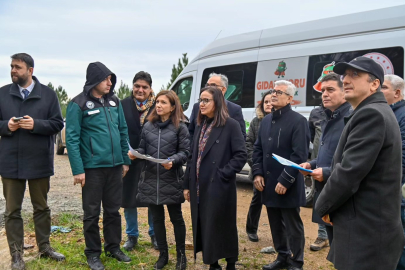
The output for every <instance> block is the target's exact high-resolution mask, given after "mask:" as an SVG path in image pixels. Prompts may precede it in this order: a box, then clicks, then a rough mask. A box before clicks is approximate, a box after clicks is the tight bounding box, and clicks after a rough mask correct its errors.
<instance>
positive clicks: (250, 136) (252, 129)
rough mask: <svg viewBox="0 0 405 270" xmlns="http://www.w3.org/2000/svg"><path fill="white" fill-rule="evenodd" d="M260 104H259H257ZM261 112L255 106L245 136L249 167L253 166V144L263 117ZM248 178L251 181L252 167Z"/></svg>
mask: <svg viewBox="0 0 405 270" xmlns="http://www.w3.org/2000/svg"><path fill="white" fill-rule="evenodd" d="M259 106H261V105H259ZM264 116H265V115H264V114H263V112H262V111H261V110H260V108H259V107H256V117H255V118H253V120H252V122H250V125H249V130H248V133H247V136H246V151H247V163H248V164H249V166H250V167H252V166H253V146H254V144H255V142H256V140H257V135H258V134H259V128H260V123H261V122H262V120H263V118H264ZM248 177H249V180H251V181H253V175H252V169H250V171H249V176H248Z"/></svg>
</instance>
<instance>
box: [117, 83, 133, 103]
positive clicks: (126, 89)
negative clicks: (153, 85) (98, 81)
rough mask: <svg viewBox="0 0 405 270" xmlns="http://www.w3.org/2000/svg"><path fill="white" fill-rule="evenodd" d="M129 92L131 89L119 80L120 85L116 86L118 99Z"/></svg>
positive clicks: (128, 94)
mask: <svg viewBox="0 0 405 270" xmlns="http://www.w3.org/2000/svg"><path fill="white" fill-rule="evenodd" d="M131 92H132V91H131V89H129V87H128V85H127V84H125V83H123V82H122V81H121V85H120V87H119V88H118V90H117V93H116V95H117V97H118V98H119V99H120V100H122V99H124V98H126V97H129V96H130V95H131Z"/></svg>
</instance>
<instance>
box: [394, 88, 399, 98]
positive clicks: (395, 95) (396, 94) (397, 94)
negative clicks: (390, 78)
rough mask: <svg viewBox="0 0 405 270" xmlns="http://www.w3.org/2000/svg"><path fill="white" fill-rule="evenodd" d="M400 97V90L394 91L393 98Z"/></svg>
mask: <svg viewBox="0 0 405 270" xmlns="http://www.w3.org/2000/svg"><path fill="white" fill-rule="evenodd" d="M400 96H401V90H399V89H397V90H395V94H394V97H395V98H399V97H400Z"/></svg>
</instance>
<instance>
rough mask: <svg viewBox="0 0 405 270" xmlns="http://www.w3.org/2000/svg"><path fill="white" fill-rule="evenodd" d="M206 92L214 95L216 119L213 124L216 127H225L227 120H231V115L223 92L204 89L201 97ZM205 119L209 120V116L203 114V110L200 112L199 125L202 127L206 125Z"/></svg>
mask: <svg viewBox="0 0 405 270" xmlns="http://www.w3.org/2000/svg"><path fill="white" fill-rule="evenodd" d="M205 91H207V92H208V93H210V94H211V95H212V101H213V102H214V119H213V122H212V124H213V125H214V127H221V126H224V125H225V122H226V119H228V118H229V114H228V107H227V106H226V103H225V98H224V95H223V94H222V91H221V90H219V89H218V88H217V87H212V86H209V87H204V88H203V89H201V91H200V96H201V94H202V93H203V92H205ZM205 119H207V116H205V115H203V114H201V110H198V116H197V125H199V126H201V124H202V123H204V121H205Z"/></svg>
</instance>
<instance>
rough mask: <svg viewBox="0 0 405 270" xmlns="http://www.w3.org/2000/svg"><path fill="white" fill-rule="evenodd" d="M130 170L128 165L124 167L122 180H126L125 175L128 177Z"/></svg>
mask: <svg viewBox="0 0 405 270" xmlns="http://www.w3.org/2000/svg"><path fill="white" fill-rule="evenodd" d="M128 170H129V166H128V165H122V178H124V177H125V175H127V172H128Z"/></svg>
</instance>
